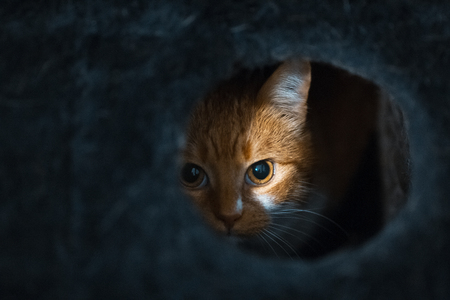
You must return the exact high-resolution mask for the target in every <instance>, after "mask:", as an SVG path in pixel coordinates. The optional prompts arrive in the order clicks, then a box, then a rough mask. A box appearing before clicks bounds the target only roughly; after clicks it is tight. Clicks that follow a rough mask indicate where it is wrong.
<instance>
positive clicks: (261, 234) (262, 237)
mask: <svg viewBox="0 0 450 300" xmlns="http://www.w3.org/2000/svg"><path fill="white" fill-rule="evenodd" d="M263 235H265V236H266V237H267V234H266V233H264V231H262V232H260V233H259V234H258V235H257V236H258V237H259V238H261V239H262V240H263V241H264V242H265V243H266V244H267V245H268V246H269V247H270V249H272V251H273V253H274V254H275V255H276V256H277V257H278V258H280V256H278V253H277V251H275V249H274V248H273V247H272V245H271V244H270V243H269V242H268V241H267V240H266V239H265V238H264V236H263Z"/></svg>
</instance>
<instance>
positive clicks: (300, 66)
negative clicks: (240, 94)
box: [258, 59, 311, 111]
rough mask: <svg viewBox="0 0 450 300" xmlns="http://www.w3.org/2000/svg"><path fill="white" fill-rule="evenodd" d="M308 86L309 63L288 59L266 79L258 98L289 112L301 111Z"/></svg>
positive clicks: (306, 97)
mask: <svg viewBox="0 0 450 300" xmlns="http://www.w3.org/2000/svg"><path fill="white" fill-rule="evenodd" d="M310 85H311V65H310V63H309V62H308V61H306V60H302V59H290V60H287V61H285V62H284V63H282V64H281V65H280V66H279V67H278V68H277V69H276V70H275V72H274V73H273V74H272V75H271V76H270V77H269V79H267V81H266V82H265V83H264V85H263V86H262V88H261V90H260V91H259V93H258V97H262V98H264V99H265V101H270V102H272V103H273V104H275V105H277V106H281V107H286V108H287V109H289V110H294V111H302V110H303V109H304V110H306V100H307V99H308V92H309V87H310Z"/></svg>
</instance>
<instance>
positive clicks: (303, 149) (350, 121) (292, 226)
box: [180, 59, 382, 257]
mask: <svg viewBox="0 0 450 300" xmlns="http://www.w3.org/2000/svg"><path fill="white" fill-rule="evenodd" d="M312 69H313V72H312ZM349 79H350V80H349ZM349 82H350V86H347V87H346V85H349ZM342 90H344V91H347V92H345V93H343V92H342ZM361 95H364V101H361V97H362V96H361ZM379 98H380V97H379V91H378V89H377V87H376V86H375V85H373V84H371V83H368V82H366V81H365V80H363V79H360V78H359V77H356V76H351V75H350V74H348V73H346V72H340V71H338V70H337V69H336V68H333V67H330V66H326V65H324V64H317V63H313V64H312V63H310V62H309V61H307V60H304V59H290V60H287V61H285V62H284V63H282V64H280V65H277V66H273V67H268V68H265V69H263V70H257V71H247V70H243V71H241V72H240V73H238V74H237V75H235V76H233V77H232V78H231V79H229V80H226V81H224V82H222V83H221V84H219V85H218V86H217V87H216V88H215V89H214V90H212V91H211V92H210V93H208V94H207V95H206V96H205V97H204V99H202V101H200V102H199V103H198V105H197V106H196V107H195V108H194V111H193V113H192V116H191V118H190V122H189V124H188V128H187V133H186V145H185V148H184V150H183V152H182V161H183V163H182V167H181V171H180V181H181V183H182V186H183V187H184V191H185V193H186V194H187V195H188V196H189V198H191V200H192V201H193V203H194V204H195V206H196V207H197V208H198V209H199V211H200V213H201V215H202V216H203V217H204V219H205V220H206V221H207V223H209V224H210V225H211V227H212V228H214V229H215V230H216V231H218V232H220V233H222V234H223V235H225V236H228V237H230V238H234V239H235V240H237V241H238V244H239V245H240V246H242V247H243V248H245V249H249V250H251V251H254V252H257V253H260V254H264V255H273V254H275V255H276V256H288V257H293V256H299V257H315V256H319V255H322V254H324V253H327V252H329V251H331V250H332V249H335V248H338V247H340V246H342V245H344V244H346V243H347V242H348V241H349V240H351V239H354V240H358V239H360V238H358V237H356V238H355V236H358V235H359V236H361V235H364V234H365V233H363V234H360V233H358V230H359V231H360V229H359V225H360V224H359V223H358V222H356V223H355V222H351V221H350V222H348V219H349V218H350V219H352V218H353V217H352V216H349V215H348V211H349V209H344V210H342V208H343V207H344V208H345V207H346V205H347V204H348V203H353V202H355V199H358V198H361V197H366V196H367V197H368V198H370V197H372V196H373V195H372V194H371V193H370V191H371V190H375V189H376V188H378V187H379V184H380V182H379V180H378V181H377V180H376V176H375V177H373V178H372V177H371V176H370V174H371V172H370V171H369V172H366V173H368V174H369V176H362V178H366V181H364V180H362V181H361V180H360V181H361V182H357V184H359V185H361V186H363V187H365V188H366V189H365V190H368V191H369V195H366V194H367V193H366V194H365V192H364V191H363V192H356V193H351V192H350V193H349V192H348V191H349V187H350V186H351V185H352V184H354V181H355V180H354V179H355V177H357V175H355V174H358V172H360V169H364V165H365V164H364V163H363V162H364V161H365V160H367V159H366V158H367V157H368V154H367V153H366V152H367V151H366V149H368V148H369V147H370V144H371V140H373V136H374V132H376V118H377V115H376V113H377V107H378V102H379ZM372 160H373V159H372ZM369 161H371V160H370V159H369ZM366 165H367V164H366ZM361 166H362V167H361ZM372 167H373V165H370V164H369V166H368V168H372ZM366 168H367V167H366ZM375 169H376V168H375ZM357 190H358V189H357ZM362 190H364V189H362ZM373 194H376V193H373ZM377 196H379V195H377ZM375 198H376V197H375ZM352 201H353V202H352ZM372 202H373V203H375V204H374V205H366V204H364V205H365V206H367V207H365V208H364V209H365V210H372V209H373V208H375V209H373V210H374V211H375V210H376V211H381V209H380V208H379V207H378V204H379V202H377V201H376V199H375V200H374V201H372ZM372 202H369V201H368V203H372ZM356 207H357V208H358V207H360V205H358V204H357V205H356ZM342 211H344V213H342ZM350 211H352V210H350ZM356 211H357V212H359V211H358V209H356ZM372 213H374V212H372ZM374 214H375V216H376V217H375V218H374V219H375V220H376V221H375V222H374V224H369V225H370V226H366V225H368V224H364V226H365V227H369V231H376V230H377V229H378V228H379V227H380V226H381V221H380V220H381V219H382V217H380V216H379V215H380V214H381V212H379V213H378V215H377V213H376V212H375V213H374ZM340 218H341V219H343V222H342V223H348V224H347V226H346V225H345V224H344V225H342V226H341V225H340V224H339V219H340ZM356 219H358V218H356ZM364 222H365V221H364ZM355 224H356V225H355ZM355 227H357V229H355ZM347 229H350V231H349V230H347ZM353 229H355V230H353ZM355 232H356V233H355ZM352 235H353V237H352Z"/></svg>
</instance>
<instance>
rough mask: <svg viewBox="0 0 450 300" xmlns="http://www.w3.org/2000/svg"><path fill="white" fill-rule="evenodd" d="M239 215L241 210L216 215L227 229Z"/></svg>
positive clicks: (232, 225) (231, 226) (230, 227)
mask: <svg viewBox="0 0 450 300" xmlns="http://www.w3.org/2000/svg"><path fill="white" fill-rule="evenodd" d="M241 216H242V214H241V212H239V211H235V212H232V213H220V214H219V215H218V216H217V217H218V218H219V219H220V220H221V221H222V222H223V224H224V225H225V227H226V228H227V229H228V230H231V229H232V228H233V227H234V224H235V223H236V221H237V220H238V219H239V218H240V217H241Z"/></svg>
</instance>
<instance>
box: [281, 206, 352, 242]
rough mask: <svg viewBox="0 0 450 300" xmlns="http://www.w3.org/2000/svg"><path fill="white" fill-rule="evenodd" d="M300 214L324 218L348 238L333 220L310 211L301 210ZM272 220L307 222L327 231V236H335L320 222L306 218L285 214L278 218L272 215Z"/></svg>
mask: <svg viewBox="0 0 450 300" xmlns="http://www.w3.org/2000/svg"><path fill="white" fill-rule="evenodd" d="M302 212H309V213H311V214H313V215H317V216H321V217H323V218H325V219H326V220H327V221H330V222H331V224H333V225H335V226H336V227H337V228H338V229H339V230H340V231H341V232H342V233H343V234H345V235H346V236H348V233H347V232H346V231H345V230H344V229H343V228H342V227H341V226H339V225H338V224H337V223H336V222H334V221H333V220H331V219H329V218H327V217H325V216H323V215H321V214H317V213H314V212H310V211H306V210H303V211H302ZM273 218H274V219H296V220H302V221H306V222H309V223H312V224H314V225H316V226H317V227H320V228H322V229H323V230H325V231H327V232H328V233H329V234H331V235H333V236H337V235H336V233H335V232H333V231H331V230H330V229H329V228H327V227H326V226H324V225H323V224H321V223H320V222H316V221H314V220H311V219H310V218H307V217H306V216H300V215H292V214H288V213H286V214H284V215H282V214H281V215H278V216H277V215H274V216H273Z"/></svg>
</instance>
